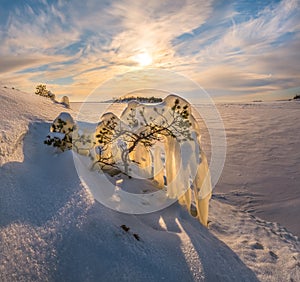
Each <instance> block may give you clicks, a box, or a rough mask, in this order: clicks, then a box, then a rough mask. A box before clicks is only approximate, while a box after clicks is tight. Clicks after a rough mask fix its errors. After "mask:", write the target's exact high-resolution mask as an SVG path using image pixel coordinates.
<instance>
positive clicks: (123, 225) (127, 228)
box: [120, 224, 130, 232]
mask: <svg viewBox="0 0 300 282" xmlns="http://www.w3.org/2000/svg"><path fill="white" fill-rule="evenodd" d="M120 227H121V228H122V229H123V230H124V231H126V232H128V231H129V229H130V228H129V227H127V226H126V225H125V224H122V225H121V226H120Z"/></svg>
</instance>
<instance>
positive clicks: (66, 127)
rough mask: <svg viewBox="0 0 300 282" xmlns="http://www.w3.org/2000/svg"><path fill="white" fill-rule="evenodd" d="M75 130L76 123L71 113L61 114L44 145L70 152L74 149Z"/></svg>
mask: <svg viewBox="0 0 300 282" xmlns="http://www.w3.org/2000/svg"><path fill="white" fill-rule="evenodd" d="M74 129H75V123H74V120H73V118H72V116H71V115H70V114H69V113H65V112H63V113H60V114H59V116H58V117H57V118H56V119H55V120H54V121H53V123H52V125H51V127H50V132H49V134H48V135H47V138H46V140H45V141H44V143H45V144H46V145H49V146H53V147H56V148H59V149H60V150H61V151H65V150H70V149H71V148H72V141H73V138H72V134H73V131H74Z"/></svg>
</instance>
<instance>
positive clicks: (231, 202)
mask: <svg viewBox="0 0 300 282" xmlns="http://www.w3.org/2000/svg"><path fill="white" fill-rule="evenodd" d="M0 101H1V103H0V115H1V123H0V134H1V135H0V138H1V139H0V165H1V167H0V179H1V184H0V194H1V198H0V250H1V251H0V280H1V281H49V280H50V281H163V280H165V281H299V280H300V271H299V269H300V267H299V263H300V257H299V240H298V238H297V237H296V236H295V234H299V233H297V232H299V230H298V229H297V224H294V223H293V222H295V221H296V220H297V215H298V214H299V190H298V189H295V187H296V186H299V176H298V173H294V172H299V167H300V164H299V153H298V150H296V146H297V144H298V143H297V140H299V139H296V138H297V134H298V133H297V132H299V131H297V130H298V129H299V128H297V126H298V125H297V124H296V123H295V122H293V121H290V119H291V117H294V119H296V118H297V117H299V103H297V102H296V101H291V103H292V104H291V103H283V102H282V103H274V104H263V105H257V104H255V105H254V104H248V105H245V104H240V105H221V106H220V112H221V115H222V117H223V119H224V122H225V127H226V130H227V135H228V158H227V163H226V165H225V168H224V172H223V175H222V178H221V180H220V182H219V183H218V185H217V187H216V188H215V190H214V192H213V194H214V195H213V197H212V200H211V201H210V212H209V218H208V219H209V221H210V222H211V223H210V225H209V228H208V229H207V228H206V227H204V226H202V225H201V224H200V223H199V221H198V220H197V219H196V218H193V217H192V216H190V214H189V213H188V211H187V210H186V208H185V207H183V206H181V205H179V204H177V203H174V204H173V205H171V206H169V207H167V208H165V209H163V210H161V211H157V212H154V213H149V214H147V215H130V214H124V213H119V212H116V211H113V210H111V209H109V208H107V207H105V206H103V205H102V204H100V203H98V202H97V201H95V200H94V198H93V197H92V194H91V192H90V190H89V189H88V187H87V186H86V183H85V182H84V181H82V180H81V179H80V178H79V176H78V174H77V171H76V168H75V165H74V162H73V155H72V152H71V151H70V150H66V151H64V152H63V153H58V152H57V150H55V149H53V147H51V146H45V145H44V144H43V141H44V140H45V138H46V136H47V134H48V132H49V128H50V126H51V124H52V121H53V120H54V119H55V118H56V117H58V116H59V114H60V113H61V112H65V113H69V114H71V115H75V112H73V110H71V109H65V108H64V107H62V105H58V104H55V103H53V102H52V101H51V100H50V99H44V98H43V97H39V96H37V95H35V94H32V95H31V94H27V93H23V92H21V91H17V90H12V89H8V88H4V87H3V86H2V85H0ZM249 114H251V116H249ZM270 115H271V116H270ZM65 116H67V114H65ZM237 117H239V118H237ZM259 117H263V119H262V118H261V119H260V118H259ZM52 131H53V132H55V130H52ZM244 135H245V136H251V137H252V138H253V139H251V138H245V137H243V136H244ZM49 137H50V138H55V137H56V138H59V139H63V138H64V137H65V135H64V136H63V135H57V134H56V133H52V135H51V134H50V136H49ZM203 137H204V148H205V146H207V144H205V140H206V139H205V132H203ZM287 138H288V140H287ZM73 141H74V140H73ZM251 142H254V143H253V144H252V143H251ZM258 143H259V144H262V146H260V147H259V146H257V144H258ZM281 146H284V147H281ZM286 146H289V147H288V148H287V147H286ZM207 148H208V149H207V151H208V160H209V146H207ZM270 148H271V149H270ZM272 148H274V149H272ZM280 164H283V166H280ZM249 167H250V168H249ZM135 181H137V180H135ZM139 184H141V183H140V182H139ZM145 185H146V186H147V185H148V184H147V183H146V184H145ZM243 185H244V186H243ZM147 187H148V186H147ZM149 189H150V188H149ZM265 195H268V199H267V200H265V199H266V196H265ZM280 196H281V197H280ZM262 199H264V200H265V202H262ZM281 211H282V213H281ZM278 222H279V223H278ZM290 230H292V232H291V231H290Z"/></svg>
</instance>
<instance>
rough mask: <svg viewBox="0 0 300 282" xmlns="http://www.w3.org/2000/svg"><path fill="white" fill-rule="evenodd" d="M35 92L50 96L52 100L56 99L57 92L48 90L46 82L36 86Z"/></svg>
mask: <svg viewBox="0 0 300 282" xmlns="http://www.w3.org/2000/svg"><path fill="white" fill-rule="evenodd" d="M35 89H36V90H35V94H36V95H40V96H43V97H46V98H50V99H51V100H55V94H53V93H52V92H51V91H49V90H47V87H46V85H45V84H39V85H37V86H36V87H35Z"/></svg>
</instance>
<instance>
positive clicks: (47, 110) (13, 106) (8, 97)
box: [0, 83, 64, 165]
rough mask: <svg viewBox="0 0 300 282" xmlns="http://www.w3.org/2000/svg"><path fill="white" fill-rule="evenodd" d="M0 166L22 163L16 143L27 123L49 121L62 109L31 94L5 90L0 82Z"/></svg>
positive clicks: (19, 147)
mask: <svg viewBox="0 0 300 282" xmlns="http://www.w3.org/2000/svg"><path fill="white" fill-rule="evenodd" d="M0 103H1V105H0V109H1V111H0V115H1V116H0V118H1V122H0V165H2V164H4V163H6V162H8V161H22V160H23V153H22V150H20V149H21V148H22V147H21V146H20V144H21V143H22V140H23V138H24V136H25V134H26V132H27V131H28V124H29V123H30V122H37V121H38V120H41V121H44V120H48V121H50V120H53V116H56V115H58V114H59V113H60V112H61V111H63V110H64V107H63V106H62V105H60V104H54V103H53V102H52V101H51V100H50V99H45V98H44V97H41V96H38V95H36V94H34V93H31V94H29V93H24V92H22V91H19V90H16V89H13V88H11V87H7V86H6V85H3V84H2V83H0Z"/></svg>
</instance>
